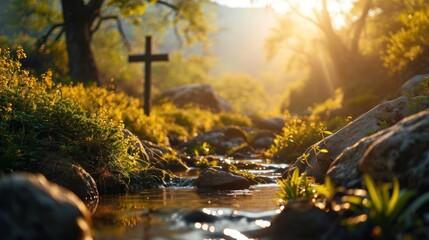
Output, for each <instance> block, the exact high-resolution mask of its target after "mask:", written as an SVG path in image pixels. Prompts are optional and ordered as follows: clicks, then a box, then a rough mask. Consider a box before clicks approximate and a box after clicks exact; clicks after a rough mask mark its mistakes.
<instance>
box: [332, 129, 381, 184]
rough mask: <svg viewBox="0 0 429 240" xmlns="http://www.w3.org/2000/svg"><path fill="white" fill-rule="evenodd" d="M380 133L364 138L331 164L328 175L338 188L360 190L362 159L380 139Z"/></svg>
mask: <svg viewBox="0 0 429 240" xmlns="http://www.w3.org/2000/svg"><path fill="white" fill-rule="evenodd" d="M382 133H383V132H378V133H376V134H374V135H371V136H369V137H365V138H362V139H361V140H359V141H358V142H357V143H355V144H354V145H352V146H350V147H347V148H346V149H345V150H344V151H343V152H342V153H341V154H340V155H339V156H338V157H337V158H336V159H335V160H334V161H333V162H332V164H331V166H330V167H329V169H328V172H327V174H328V175H329V177H331V180H332V181H333V182H334V183H335V185H337V186H344V187H346V188H359V187H362V186H361V183H362V181H361V176H362V174H361V172H360V171H359V169H358V166H359V162H360V159H361V158H362V156H363V154H364V153H365V151H366V150H367V149H368V147H369V146H370V145H371V144H372V143H373V142H374V141H375V140H377V139H378V137H379V136H380V134H382Z"/></svg>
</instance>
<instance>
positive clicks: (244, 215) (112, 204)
mask: <svg viewBox="0 0 429 240" xmlns="http://www.w3.org/2000/svg"><path fill="white" fill-rule="evenodd" d="M277 192H278V186H277V185H276V184H266V185H258V186H253V187H251V189H250V190H239V191H222V192H212V193H204V194H198V193H197V192H196V191H195V190H194V189H192V188H166V189H151V190H145V191H143V192H142V193H141V194H136V195H114V196H104V197H102V198H101V199H100V203H99V207H98V209H97V211H96V212H95V213H94V217H93V219H94V228H95V232H96V238H97V239H204V238H206V239H207V238H213V239H216V238H220V237H221V236H224V235H225V234H226V235H228V234H238V233H237V232H236V231H238V232H240V233H242V232H248V231H255V230H256V231H259V230H260V229H262V228H263V227H264V226H267V225H268V224H269V219H271V217H272V216H273V215H274V214H275V212H276V210H277V208H278V205H277V202H276V198H277ZM195 211H202V213H203V214H207V215H210V216H213V217H214V221H211V222H210V223H209V222H199V221H189V220H186V221H185V220H184V216H186V215H187V214H189V213H193V212H195ZM203 219H204V218H203ZM225 229H226V230H225ZM225 231H226V232H225Z"/></svg>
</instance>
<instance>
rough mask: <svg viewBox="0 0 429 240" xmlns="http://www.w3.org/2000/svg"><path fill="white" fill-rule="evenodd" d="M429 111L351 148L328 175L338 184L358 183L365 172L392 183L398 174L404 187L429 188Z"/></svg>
mask: <svg viewBox="0 0 429 240" xmlns="http://www.w3.org/2000/svg"><path fill="white" fill-rule="evenodd" d="M427 146H429V112H427V111H423V112H420V113H418V114H415V115H413V116H410V117H407V118H405V119H403V120H402V121H400V122H399V123H397V124H396V125H394V126H392V127H390V128H388V129H385V130H384V131H381V132H379V133H377V134H375V135H373V136H369V137H366V138H363V139H361V140H360V141H359V142H357V143H356V144H355V145H353V146H352V147H349V148H347V149H346V150H345V151H344V152H343V153H342V154H340V156H339V157H338V158H337V159H336V160H335V161H334V162H333V163H332V166H331V167H330V169H329V171H328V175H329V176H331V178H332V180H333V181H334V182H335V183H336V184H341V185H345V186H358V184H360V183H361V182H362V174H363V173H368V174H369V175H371V176H372V177H373V178H374V179H375V180H376V181H382V182H391V181H392V180H393V178H395V177H397V178H399V180H400V183H401V186H402V187H406V188H408V189H418V190H419V191H421V192H426V191H428V190H429V180H427V178H426V176H427V175H428V174H429V148H428V147H427Z"/></svg>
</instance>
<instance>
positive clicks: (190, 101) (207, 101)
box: [155, 84, 232, 112]
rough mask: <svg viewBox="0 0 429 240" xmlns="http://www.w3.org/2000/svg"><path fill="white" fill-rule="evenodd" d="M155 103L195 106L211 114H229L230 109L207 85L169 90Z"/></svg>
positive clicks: (185, 86) (193, 85) (186, 86)
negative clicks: (209, 111) (211, 112)
mask: <svg viewBox="0 0 429 240" xmlns="http://www.w3.org/2000/svg"><path fill="white" fill-rule="evenodd" d="M155 102H156V103H163V102H172V103H173V104H174V105H176V106H178V107H184V106H187V105H196V106H199V107H201V108H204V109H208V110H211V111H213V112H229V111H231V110H232V107H231V105H230V104H229V103H227V102H226V101H225V100H224V99H223V98H221V97H220V96H219V95H217V94H216V93H215V92H214V91H213V88H212V87H211V86H210V85H208V84H191V85H184V86H180V87H175V88H171V89H169V90H167V91H165V92H163V93H161V95H160V96H159V97H158V98H157V99H156V100H155Z"/></svg>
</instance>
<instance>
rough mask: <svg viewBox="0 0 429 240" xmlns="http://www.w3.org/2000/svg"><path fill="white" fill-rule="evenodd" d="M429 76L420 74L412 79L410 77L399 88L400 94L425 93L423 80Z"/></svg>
mask: <svg viewBox="0 0 429 240" xmlns="http://www.w3.org/2000/svg"><path fill="white" fill-rule="evenodd" d="M427 77H429V73H427V74H418V75H416V76H414V77H412V78H410V79H408V80H407V81H406V82H405V83H404V84H403V85H402V86H401V88H400V89H399V94H400V95H401V96H402V95H405V96H419V95H421V94H422V93H424V88H423V86H422V83H423V80H424V79H425V78H427Z"/></svg>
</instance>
